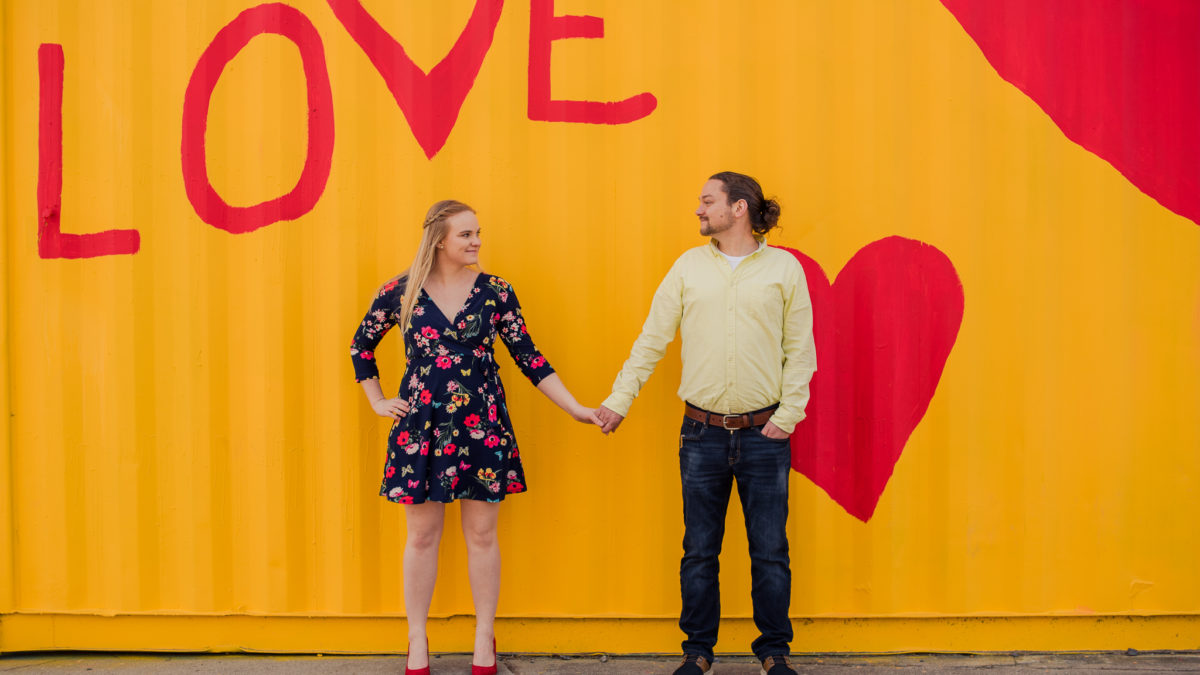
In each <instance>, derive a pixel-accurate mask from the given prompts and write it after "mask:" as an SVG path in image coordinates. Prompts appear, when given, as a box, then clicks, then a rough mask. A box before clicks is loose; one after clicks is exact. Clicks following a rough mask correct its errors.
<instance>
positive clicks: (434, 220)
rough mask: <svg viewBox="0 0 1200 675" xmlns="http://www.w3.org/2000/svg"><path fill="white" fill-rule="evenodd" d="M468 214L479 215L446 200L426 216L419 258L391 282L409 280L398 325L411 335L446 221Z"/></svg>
mask: <svg viewBox="0 0 1200 675" xmlns="http://www.w3.org/2000/svg"><path fill="white" fill-rule="evenodd" d="M467 211H470V212H471V213H475V209H473V208H471V207H470V206H467V205H466V204H464V203H462V202H460V201H456V200H454V199H443V200H442V201H440V202H437V203H436V204H434V205H433V206H431V207H429V210H428V211H426V212H425V223H424V225H423V226H422V227H423V228H424V233H423V234H422V235H421V245H420V246H418V247H417V255H416V257H414V258H413V263H412V266H410V267H409V268H408V269H406V270H404V271H403V272H401V273H400V275H399V276H397V277H394V278H393V279H392V280H391V281H396V280H399V279H404V278H405V277H408V279H407V280H406V281H405V284H404V300H403V301H402V302H401V303H400V321H399V323H398V324H397V325H399V326H400V328H401V330H404V331H407V330H408V328H409V324H410V322H411V321H412V315H413V308H415V307H416V306H417V298H418V296H420V294H421V287H422V286H423V285H425V280H426V279H428V278H429V271H430V270H432V269H433V257H434V253H435V252H436V250H437V246H438V244H440V243H442V241H443V240H444V239H445V238H446V220H447V219H449V218H450V217H451V216H454V215H457V214H459V213H464V212H467Z"/></svg>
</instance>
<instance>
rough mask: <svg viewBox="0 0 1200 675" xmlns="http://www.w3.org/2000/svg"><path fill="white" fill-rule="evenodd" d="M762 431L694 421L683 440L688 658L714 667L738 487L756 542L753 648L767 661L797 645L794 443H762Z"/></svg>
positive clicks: (682, 573) (686, 423) (749, 534)
mask: <svg viewBox="0 0 1200 675" xmlns="http://www.w3.org/2000/svg"><path fill="white" fill-rule="evenodd" d="M761 429H762V427H750V428H747V429H739V430H736V431H727V430H725V429H722V428H721V427H715V426H711V425H708V424H704V423H702V422H697V421H695V420H691V419H688V418H686V417H685V418H684V419H683V428H682V429H681V430H680V432H679V474H680V478H681V482H682V484H683V525H684V534H683V560H682V561H681V562H680V563H679V586H680V590H681V591H682V594H683V611H682V612H681V613H680V615H679V627H680V628H681V629H682V630H683V632H684V633H685V634H686V635H687V639H686V640H684V641H683V651H684V653H687V654H699V655H700V656H703V657H704V658H706V659H708V660H709V662H710V663H711V662H712V659H713V646H714V645H716V643H717V626H718V624H719V623H720V621H721V592H720V588H719V582H718V579H717V573H718V570H719V567H720V564H719V562H718V560H717V556H718V555H720V553H721V541H722V539H723V538H724V536H725V512H726V511H727V510H728V508H729V492H730V490H731V489H732V486H733V481H734V480H736V481H737V485H738V496H739V497H740V498H741V501H742V516H743V518H744V520H745V522H746V538H747V539H748V540H749V542H750V579H751V586H750V597H751V599H752V601H753V603H754V625H755V626H756V627H757V628H758V631H759V633H760V635H759V637H758V639H756V640H755V641H754V642H753V643H751V645H750V648H751V649H752V650H753V651H754V656H755V657H757V658H758V659H759V660H762V659H765V658H766V657H768V656H778V655H784V656H786V655H787V654H788V653H789V651H790V649H789V647H788V645H789V643H791V641H792V622H791V620H790V619H789V618H788V608H789V605H790V603H791V597H792V571H791V568H790V566H789V565H790V560H789V559H788V540H787V515H788V476H789V472H790V471H791V451H790V449H789V444H788V441H787V440H786V439H785V440H774V439H771V438H767V437H766V436H763V435H762V432H761Z"/></svg>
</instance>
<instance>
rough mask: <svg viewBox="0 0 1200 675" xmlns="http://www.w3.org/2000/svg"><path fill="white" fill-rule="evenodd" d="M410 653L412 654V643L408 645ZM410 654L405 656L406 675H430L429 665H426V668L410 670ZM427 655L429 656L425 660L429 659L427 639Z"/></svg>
mask: <svg viewBox="0 0 1200 675" xmlns="http://www.w3.org/2000/svg"><path fill="white" fill-rule="evenodd" d="M408 653H412V643H411V642H410V643H408ZM408 653H406V654H405V655H404V675H429V666H428V665H426V666H425V667H424V668H409V667H408ZM425 654H426V655H427V656H426V657H425V658H429V657H428V654H429V638H425Z"/></svg>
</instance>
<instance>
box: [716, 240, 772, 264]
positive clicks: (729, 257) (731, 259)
mask: <svg viewBox="0 0 1200 675" xmlns="http://www.w3.org/2000/svg"><path fill="white" fill-rule="evenodd" d="M763 246H764V244H763V243H762V242H759V244H758V248H756V249H754V250H753V251H751V252H749V253H747V254H746V255H737V256H734V255H729V254H728V253H726V252H725V251H722V250H721V249H719V248H718V249H717V253H720V254H721V255H723V256H725V259H726V260H728V261H729V269H731V270H736V269H737V266H738V264H739V263H741V262H742V261H743V260H745V259H746V258H749V257H750V256H752V255H754V254H755V253H758V251H759V250H760V249H762V247H763Z"/></svg>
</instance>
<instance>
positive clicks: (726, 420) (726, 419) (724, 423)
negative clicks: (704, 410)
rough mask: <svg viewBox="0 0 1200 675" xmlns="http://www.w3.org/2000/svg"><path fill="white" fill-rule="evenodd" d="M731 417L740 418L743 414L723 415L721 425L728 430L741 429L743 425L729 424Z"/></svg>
mask: <svg viewBox="0 0 1200 675" xmlns="http://www.w3.org/2000/svg"><path fill="white" fill-rule="evenodd" d="M730 417H732V418H734V420H738V419H741V417H742V416H741V415H722V416H721V426H722V427H723V428H724V429H725V430H726V431H736V430H738V429H740V428H741V427H731V426H729V418H730Z"/></svg>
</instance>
